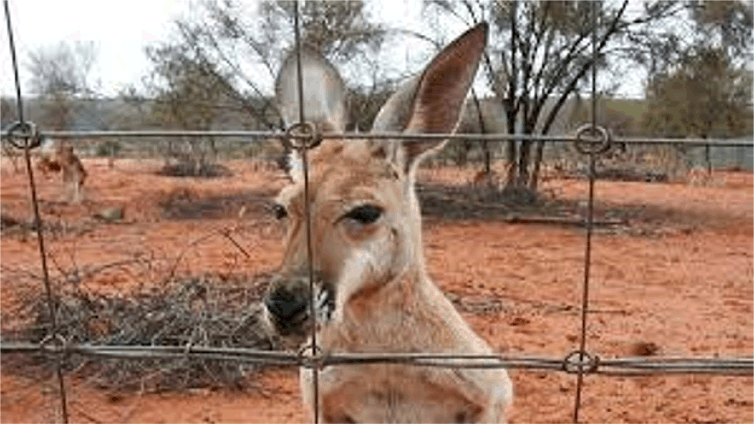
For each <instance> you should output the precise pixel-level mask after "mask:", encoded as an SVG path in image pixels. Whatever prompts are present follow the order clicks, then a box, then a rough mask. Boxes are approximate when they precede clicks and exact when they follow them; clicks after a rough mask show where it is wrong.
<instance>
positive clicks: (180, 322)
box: [3, 276, 276, 391]
mask: <svg viewBox="0 0 754 424" xmlns="http://www.w3.org/2000/svg"><path fill="white" fill-rule="evenodd" d="M265 279H266V277H265V276H258V277H256V278H253V279H248V280H241V279H239V280H237V281H221V279H220V278H219V277H217V276H200V277H190V278H183V279H180V280H175V281H173V282H170V283H168V284H164V285H150V286H151V287H150V288H148V289H144V290H143V291H142V292H139V293H129V294H128V296H124V295H120V294H111V293H108V294H102V293H94V292H92V291H87V290H83V289H80V288H69V289H66V290H64V291H63V293H62V294H59V295H57V297H56V299H55V300H56V302H57V315H58V323H59V326H60V328H61V332H62V334H63V336H64V337H65V338H66V339H67V340H68V341H69V342H70V343H88V344H92V345H138V346H186V345H188V344H191V345H192V346H196V347H198V346H206V347H229V348H232V347H234V348H253V349H266V350H269V349H272V348H273V347H275V345H276V341H275V340H274V336H273V335H272V334H271V332H270V330H269V329H268V328H267V327H266V325H265V324H264V323H263V322H262V321H261V320H260V317H261V315H260V314H261V311H262V309H261V305H260V303H259V299H260V297H261V294H262V291H263V290H264V286H265V284H264V280H265ZM31 301H32V302H33V305H31V307H30V308H28V309H26V310H28V311H29V313H30V314H31V316H30V317H29V318H31V319H27V320H24V321H25V322H27V323H28V324H27V325H24V326H22V327H19V328H18V329H16V330H14V331H13V333H14V334H13V335H12V336H11V337H12V338H13V339H15V340H23V341H30V342H34V343H37V342H40V341H41V340H42V339H43V338H44V337H45V336H46V335H47V334H48V333H49V331H50V324H49V322H50V320H49V317H48V307H47V304H46V303H45V302H46V299H45V297H44V296H42V295H41V294H40V295H38V296H36V297H35V298H33V299H32V300H31ZM15 318H19V317H15ZM5 333H6V334H4V337H3V339H4V340H8V336H9V334H8V333H7V332H5ZM41 359H42V358H36V361H27V365H34V366H37V365H39V364H41V363H42V362H41ZM66 361H67V362H66V364H65V366H66V368H68V369H69V370H76V372H77V374H78V375H80V376H82V377H84V378H86V379H87V380H89V381H91V382H93V383H95V384H96V385H98V386H100V387H103V388H108V389H137V390H144V391H162V390H176V389H185V388H197V387H211V388H217V387H233V388H241V389H242V388H245V387H247V384H248V383H249V381H248V378H247V376H248V375H249V373H250V372H251V371H253V370H254V369H255V368H256V365H250V364H242V363H236V362H231V361H217V360H205V359H196V358H188V357H186V358H179V359H139V360H133V359H132V360H122V359H104V360H103V359H95V358H82V357H77V355H72V357H70V358H67V359H66ZM29 362H31V363H29Z"/></svg>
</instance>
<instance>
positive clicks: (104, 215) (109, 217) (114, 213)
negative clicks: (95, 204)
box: [94, 207, 123, 222]
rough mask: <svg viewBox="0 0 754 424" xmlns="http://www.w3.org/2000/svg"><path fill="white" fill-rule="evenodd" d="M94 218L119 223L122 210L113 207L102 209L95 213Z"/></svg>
mask: <svg viewBox="0 0 754 424" xmlns="http://www.w3.org/2000/svg"><path fill="white" fill-rule="evenodd" d="M94 217H95V218H99V219H102V220H104V221H108V222H119V221H122V220H123V208H121V207H114V208H107V209H103V210H101V211H99V212H97V213H95V214H94Z"/></svg>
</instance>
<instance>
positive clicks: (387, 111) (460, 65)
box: [372, 22, 488, 170]
mask: <svg viewBox="0 0 754 424" xmlns="http://www.w3.org/2000/svg"><path fill="white" fill-rule="evenodd" d="M487 32H488V25H487V23H484V22H483V23H481V24H479V25H477V26H475V27H474V28H472V29H470V30H468V31H466V32H465V33H464V34H463V35H461V36H460V37H458V38H457V39H456V40H455V41H453V42H452V43H450V44H449V45H448V46H447V47H445V49H443V50H442V51H441V52H440V53H439V54H437V56H435V57H434V58H433V59H432V61H431V62H430V63H429V65H427V67H426V68H425V69H424V71H423V72H422V73H421V74H420V75H419V76H418V77H415V78H413V79H411V80H409V81H408V82H407V83H405V84H404V85H403V86H402V87H401V88H400V89H399V90H398V91H397V92H396V93H395V94H393V95H392V96H391V97H390V99H388V101H387V102H386V103H385V105H384V106H383V107H382V109H381V110H380V112H379V113H378V114H377V118H375V122H374V125H373V128H372V130H373V131H390V132H392V131H400V132H404V133H407V134H420V133H430V134H431V133H451V132H453V131H455V128H456V126H457V124H458V121H459V118H460V116H461V111H462V109H463V106H464V102H465V100H466V96H467V94H468V92H469V89H470V88H471V84H472V82H473V81H474V76H475V75H476V71H477V68H478V67H479V60H480V59H481V57H482V53H483V52H484V48H485V46H486V44H487ZM407 141H408V142H404V143H400V144H401V145H400V146H384V145H383V146H375V149H376V150H375V151H379V152H381V153H382V152H385V153H387V154H391V153H390V152H392V155H393V157H397V158H400V160H401V161H402V162H403V165H404V167H405V169H406V170H408V169H410V168H411V167H412V166H414V165H415V164H417V163H418V162H419V161H420V159H421V158H422V157H424V153H427V152H429V151H433V150H439V149H440V148H441V147H442V146H443V145H444V144H445V141H446V140H437V141H435V140H433V141H427V142H416V141H411V140H407ZM394 143H397V142H394ZM397 147H402V148H398V149H396V148H397ZM399 151H401V152H400V153H399Z"/></svg>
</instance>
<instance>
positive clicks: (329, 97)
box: [275, 48, 348, 132]
mask: <svg viewBox="0 0 754 424" xmlns="http://www.w3.org/2000/svg"><path fill="white" fill-rule="evenodd" d="M297 64H298V51H297V50H293V51H292V52H290V53H289V54H288V56H287V57H286V58H285V60H284V61H283V66H282V67H281V68H280V72H279V73H278V76H277V79H276V81H275V97H276V98H277V101H278V104H279V106H280V111H281V113H282V115H283V120H284V121H285V124H286V126H290V125H292V124H294V123H296V122H298V121H299V105H298V99H299V92H298V70H297ZM301 72H302V74H303V75H302V79H303V86H304V87H303V89H304V93H303V94H304V96H303V98H304V120H306V121H309V122H313V123H315V124H317V125H318V126H320V129H321V130H322V131H324V132H342V131H344V130H345V128H346V117H347V116H348V115H347V113H346V87H345V84H344V83H343V80H342V79H341V77H340V74H339V73H338V71H337V70H336V69H335V67H333V66H332V64H330V62H328V61H327V59H325V58H324V57H322V55H321V54H319V53H317V52H315V51H314V50H311V49H309V48H302V49H301Z"/></svg>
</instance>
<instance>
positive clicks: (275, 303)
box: [264, 275, 335, 336]
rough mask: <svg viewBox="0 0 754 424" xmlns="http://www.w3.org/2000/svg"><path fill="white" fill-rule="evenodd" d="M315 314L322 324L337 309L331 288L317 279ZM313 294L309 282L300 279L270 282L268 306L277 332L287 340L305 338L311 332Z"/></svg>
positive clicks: (282, 277)
mask: <svg viewBox="0 0 754 424" xmlns="http://www.w3.org/2000/svg"><path fill="white" fill-rule="evenodd" d="M314 283H315V284H314V285H315V289H314V290H315V293H316V296H315V313H316V314H318V318H319V319H320V320H326V319H328V318H329V316H330V313H331V312H332V308H333V307H334V304H335V300H334V293H333V290H332V288H331V285H328V284H324V283H322V282H321V281H320V278H318V277H317V276H316V275H315V279H314ZM311 300H312V293H311V290H310V286H309V278H308V277H306V276H299V275H292V276H291V275H276V276H274V277H273V278H272V280H271V281H270V285H269V287H268V289H267V294H266V295H265V297H264V306H265V307H266V308H267V311H268V312H269V314H268V316H269V319H270V321H271V323H272V324H273V325H274V327H275V329H276V330H277V331H278V332H279V333H280V334H281V335H283V336H287V335H298V336H304V335H306V334H308V332H309V331H311V328H310V312H311V311H310V306H309V305H310V302H311Z"/></svg>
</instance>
